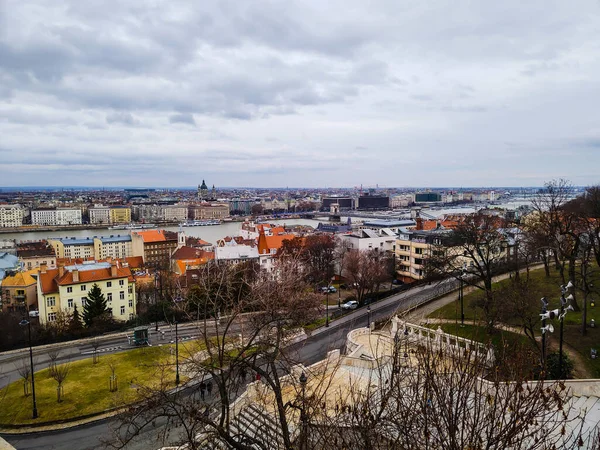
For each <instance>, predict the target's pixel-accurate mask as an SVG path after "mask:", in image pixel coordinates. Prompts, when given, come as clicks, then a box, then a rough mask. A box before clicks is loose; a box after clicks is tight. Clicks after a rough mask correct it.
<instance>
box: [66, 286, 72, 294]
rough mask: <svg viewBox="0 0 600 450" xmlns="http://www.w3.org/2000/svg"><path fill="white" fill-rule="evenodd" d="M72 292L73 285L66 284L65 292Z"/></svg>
mask: <svg viewBox="0 0 600 450" xmlns="http://www.w3.org/2000/svg"><path fill="white" fill-rule="evenodd" d="M71 292H73V286H67V293H69V294H70V293H71Z"/></svg>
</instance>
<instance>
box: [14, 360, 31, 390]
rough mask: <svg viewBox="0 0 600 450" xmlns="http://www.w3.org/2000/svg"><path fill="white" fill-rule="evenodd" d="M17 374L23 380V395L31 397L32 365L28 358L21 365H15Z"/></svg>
mask: <svg viewBox="0 0 600 450" xmlns="http://www.w3.org/2000/svg"><path fill="white" fill-rule="evenodd" d="M15 366H16V368H17V372H18V373H19V376H20V377H21V379H22V380H23V395H24V396H25V397H27V396H28V395H29V383H30V381H29V377H31V365H30V361H28V360H27V358H24V359H22V360H21V361H19V363H15Z"/></svg>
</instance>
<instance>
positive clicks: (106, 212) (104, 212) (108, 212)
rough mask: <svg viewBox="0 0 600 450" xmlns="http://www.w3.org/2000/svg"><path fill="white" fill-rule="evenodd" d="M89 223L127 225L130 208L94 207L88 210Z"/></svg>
mask: <svg viewBox="0 0 600 450" xmlns="http://www.w3.org/2000/svg"><path fill="white" fill-rule="evenodd" d="M88 213H89V217H90V223H91V224H95V225H103V224H110V225H114V224H127V223H130V222H131V208H130V207H129V206H120V205H119V206H103V205H94V206H91V207H90V208H88Z"/></svg>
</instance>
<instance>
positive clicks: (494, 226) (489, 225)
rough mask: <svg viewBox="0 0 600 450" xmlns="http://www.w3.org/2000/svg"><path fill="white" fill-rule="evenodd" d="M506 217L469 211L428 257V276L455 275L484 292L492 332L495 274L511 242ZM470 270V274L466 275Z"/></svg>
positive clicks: (506, 255)
mask: <svg viewBox="0 0 600 450" xmlns="http://www.w3.org/2000/svg"><path fill="white" fill-rule="evenodd" d="M501 226H502V219H501V218H499V217H497V216H490V215H486V214H481V213H475V214H469V215H467V216H465V217H464V219H463V220H462V221H461V222H460V223H459V224H458V225H457V227H456V228H455V229H454V230H452V231H450V232H449V233H448V234H447V235H446V236H444V237H442V238H441V239H440V243H439V244H436V245H435V246H434V249H433V251H432V254H431V256H430V257H429V258H427V259H426V273H427V276H428V277H431V278H439V277H443V278H446V277H454V278H456V279H460V278H461V277H462V280H463V282H464V283H466V284H467V285H470V286H473V287H475V288H477V289H480V290H482V291H483V293H484V297H483V300H482V302H481V309H482V310H483V313H484V316H485V320H486V324H487V327H488V331H489V332H493V330H494V323H495V321H496V316H497V312H498V310H497V306H498V305H497V304H496V301H495V298H494V294H493V291H492V278H493V276H494V274H495V273H496V272H497V271H498V270H499V269H501V268H502V266H505V265H506V262H507V257H508V243H507V238H506V236H505V235H504V234H503V233H502V232H501V230H500V227H501ZM464 272H466V273H467V276H463V273H464Z"/></svg>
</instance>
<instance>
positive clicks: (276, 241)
mask: <svg viewBox="0 0 600 450" xmlns="http://www.w3.org/2000/svg"><path fill="white" fill-rule="evenodd" d="M295 237H296V236H295V235H293V234H278V235H276V236H266V235H265V234H264V233H260V234H259V236H258V254H259V255H265V254H270V253H271V249H276V250H279V249H280V248H281V246H282V245H283V241H285V240H288V239H294V238H295Z"/></svg>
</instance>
